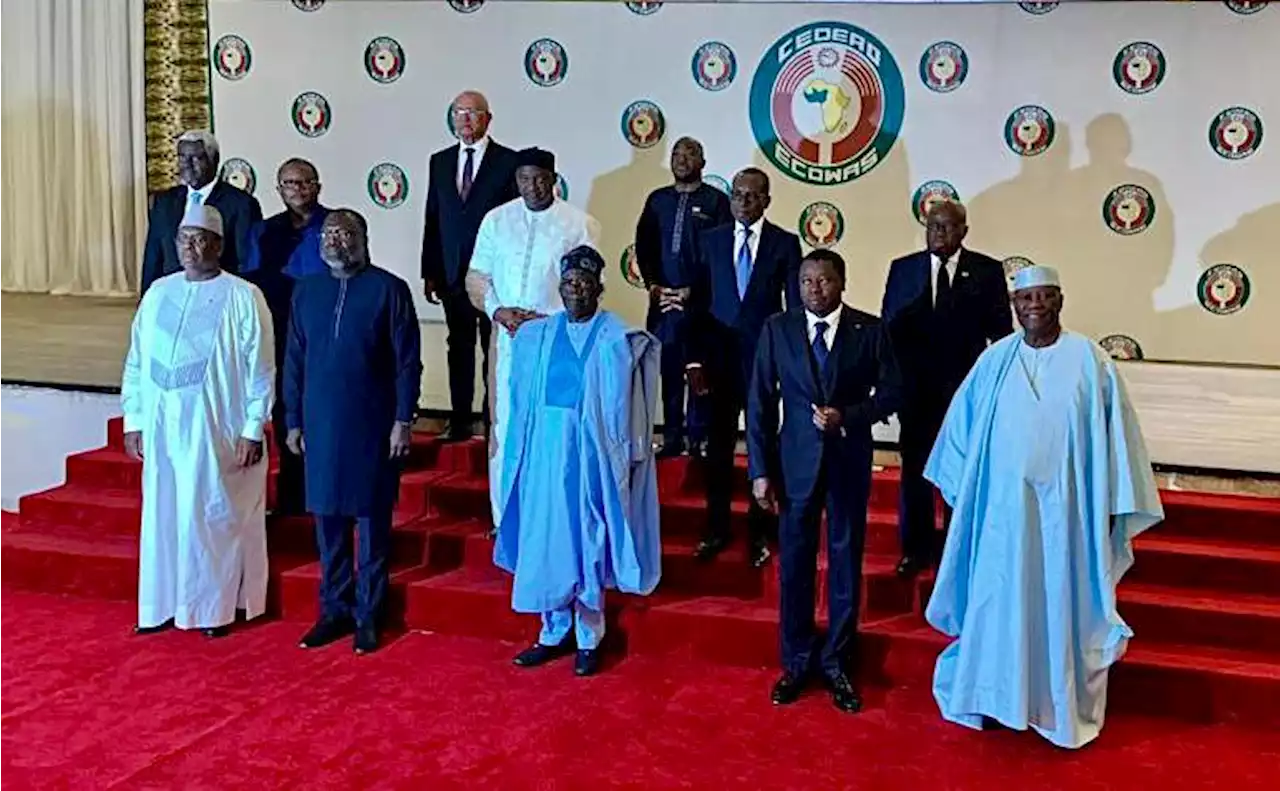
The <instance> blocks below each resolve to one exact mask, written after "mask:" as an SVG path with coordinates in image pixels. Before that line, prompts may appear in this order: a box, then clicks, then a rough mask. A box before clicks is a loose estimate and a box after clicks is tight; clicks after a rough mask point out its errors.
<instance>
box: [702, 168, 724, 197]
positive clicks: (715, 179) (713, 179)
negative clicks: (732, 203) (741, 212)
mask: <svg viewBox="0 0 1280 791" xmlns="http://www.w3.org/2000/svg"><path fill="white" fill-rule="evenodd" d="M702 180H703V181H704V182H705V183H706V184H708V185H710V186H712V187H715V188H716V189H718V190H720V191H721V192H723V193H724V194H725V195H728V194H729V191H730V187H729V180H728V179H726V178H725V177H724V176H717V175H715V174H714V173H712V174H711V175H705V176H703V177H702Z"/></svg>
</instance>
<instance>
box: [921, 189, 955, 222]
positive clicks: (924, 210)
mask: <svg viewBox="0 0 1280 791" xmlns="http://www.w3.org/2000/svg"><path fill="white" fill-rule="evenodd" d="M944 200H949V201H958V200H960V193H959V192H956V188H955V187H953V186H951V184H950V182H946V181H926V182H925V183H923V184H921V185H920V186H919V187H916V191H915V193H914V194H913V195H912V196H911V213H912V214H913V215H915V218H916V222H918V223H920V224H921V225H924V224H925V220H926V219H927V217H928V215H929V209H931V208H933V204H935V203H937V202H938V201H944Z"/></svg>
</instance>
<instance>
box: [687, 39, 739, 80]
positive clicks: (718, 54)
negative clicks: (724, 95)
mask: <svg viewBox="0 0 1280 791" xmlns="http://www.w3.org/2000/svg"><path fill="white" fill-rule="evenodd" d="M737 76H738V58H737V57H736V56H735V55H734V54H733V50H731V49H729V45H728V44H724V43H721V42H719V41H708V42H707V43H705V44H703V45H702V46H700V47H698V48H697V49H696V50H694V51H693V81H694V82H695V83H697V85H698V87H699V88H702V89H704V90H708V91H723V90H724V89H725V88H728V87H729V86H730V85H732V84H733V80H734V78H735V77H737Z"/></svg>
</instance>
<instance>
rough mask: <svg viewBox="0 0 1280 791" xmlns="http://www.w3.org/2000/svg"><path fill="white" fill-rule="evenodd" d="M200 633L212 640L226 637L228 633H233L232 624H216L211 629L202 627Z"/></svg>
mask: <svg viewBox="0 0 1280 791" xmlns="http://www.w3.org/2000/svg"><path fill="white" fill-rule="evenodd" d="M200 633H201V634H203V635H204V636H205V637H208V638H209V639H211V640H212V639H216V638H219V637H226V636H227V635H229V634H231V627H230V626H214V627H212V628H209V629H201V630H200Z"/></svg>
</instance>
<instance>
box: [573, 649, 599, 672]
mask: <svg viewBox="0 0 1280 791" xmlns="http://www.w3.org/2000/svg"><path fill="white" fill-rule="evenodd" d="M599 669H600V652H599V650H597V649H595V648H590V649H587V648H584V649H582V650H581V651H579V652H578V655H577V656H576V657H575V658H574V660H573V672H574V675H578V676H583V677H584V678H585V677H586V676H594V675H595V674H596V671H597V670H599Z"/></svg>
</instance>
